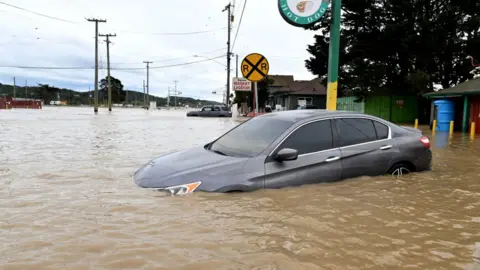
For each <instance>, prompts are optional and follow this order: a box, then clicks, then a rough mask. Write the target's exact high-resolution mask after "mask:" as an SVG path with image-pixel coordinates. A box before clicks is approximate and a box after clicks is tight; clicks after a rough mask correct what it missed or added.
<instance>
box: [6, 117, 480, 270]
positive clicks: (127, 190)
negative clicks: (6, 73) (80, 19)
mask: <svg viewBox="0 0 480 270" xmlns="http://www.w3.org/2000/svg"><path fill="white" fill-rule="evenodd" d="M236 124H238V122H237V121H234V120H232V119H200V118H186V117H185V112H184V111H176V112H166V111H151V112H146V111H143V110H140V109H116V108H114V111H113V113H111V114H108V112H106V111H105V109H103V108H100V113H99V114H98V115H94V114H93V109H92V108H44V109H43V110H41V111H33V110H13V111H0V269H469V270H470V269H480V262H479V260H480V258H478V259H476V258H475V252H476V245H479V247H478V249H480V140H474V141H471V140H470V139H469V138H468V136H463V135H461V134H456V135H455V136H454V137H453V138H452V139H449V138H448V135H447V136H444V135H442V134H441V133H440V134H439V133H437V135H436V136H435V137H434V138H432V149H433V153H434V170H433V171H432V172H427V173H417V174H411V175H408V176H404V177H403V178H402V179H393V178H391V177H373V178H371V177H362V178H358V179H352V180H348V181H342V182H338V183H334V184H318V185H311V186H304V187H296V188H286V189H281V190H260V191H256V192H252V193H244V194H207V193H196V194H192V195H190V196H182V197H169V196H166V195H165V194H163V193H159V192H153V191H151V190H145V189H141V188H138V187H137V186H135V185H134V183H133V181H132V174H133V173H134V172H135V170H136V169H137V168H138V167H139V166H141V165H142V164H144V163H145V162H147V161H149V160H150V159H152V158H154V157H156V156H158V155H160V154H162V153H164V152H167V151H172V150H176V149H182V148H187V147H191V146H194V145H200V144H203V143H204V142H206V141H208V140H210V139H213V138H215V137H216V136H218V135H220V134H221V133H222V132H224V131H226V130H228V129H230V128H231V127H233V126H234V125H236ZM425 133H426V134H427V135H428V136H431V134H430V133H429V132H428V130H426V131H425ZM477 252H478V253H477V256H478V257H480V250H479V251H477Z"/></svg>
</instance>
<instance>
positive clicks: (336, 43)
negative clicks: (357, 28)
mask: <svg viewBox="0 0 480 270" xmlns="http://www.w3.org/2000/svg"><path fill="white" fill-rule="evenodd" d="M341 10H342V0H335V1H332V26H331V28H330V48H329V56H328V86H327V110H336V109H337V90H338V68H339V67H338V58H339V53H340V20H341Z"/></svg>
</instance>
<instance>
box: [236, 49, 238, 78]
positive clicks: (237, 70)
mask: <svg viewBox="0 0 480 270" xmlns="http://www.w3.org/2000/svg"><path fill="white" fill-rule="evenodd" d="M235 70H236V73H237V74H236V76H237V78H238V54H237V64H236V65H235Z"/></svg>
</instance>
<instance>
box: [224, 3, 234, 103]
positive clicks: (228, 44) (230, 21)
mask: <svg viewBox="0 0 480 270" xmlns="http://www.w3.org/2000/svg"><path fill="white" fill-rule="evenodd" d="M232 7H233V6H232V3H228V5H227V6H226V7H225V9H223V11H222V12H225V11H227V10H228V41H227V48H228V49H227V98H226V100H225V102H226V104H227V106H228V105H230V103H229V96H230V57H231V54H232V53H231V52H230V35H231V33H232V21H233V16H232Z"/></svg>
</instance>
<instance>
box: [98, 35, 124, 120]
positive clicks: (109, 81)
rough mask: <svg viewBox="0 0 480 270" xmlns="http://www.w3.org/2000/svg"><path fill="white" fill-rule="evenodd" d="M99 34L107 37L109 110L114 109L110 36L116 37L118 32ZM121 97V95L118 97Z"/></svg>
mask: <svg viewBox="0 0 480 270" xmlns="http://www.w3.org/2000/svg"><path fill="white" fill-rule="evenodd" d="M99 36H101V37H107V39H106V40H105V42H106V43H107V79H108V111H109V112H111V111H112V82H111V80H110V42H111V41H110V37H116V36H117V35H116V34H106V35H102V34H100V35H99ZM118 99H120V95H119V97H118Z"/></svg>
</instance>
